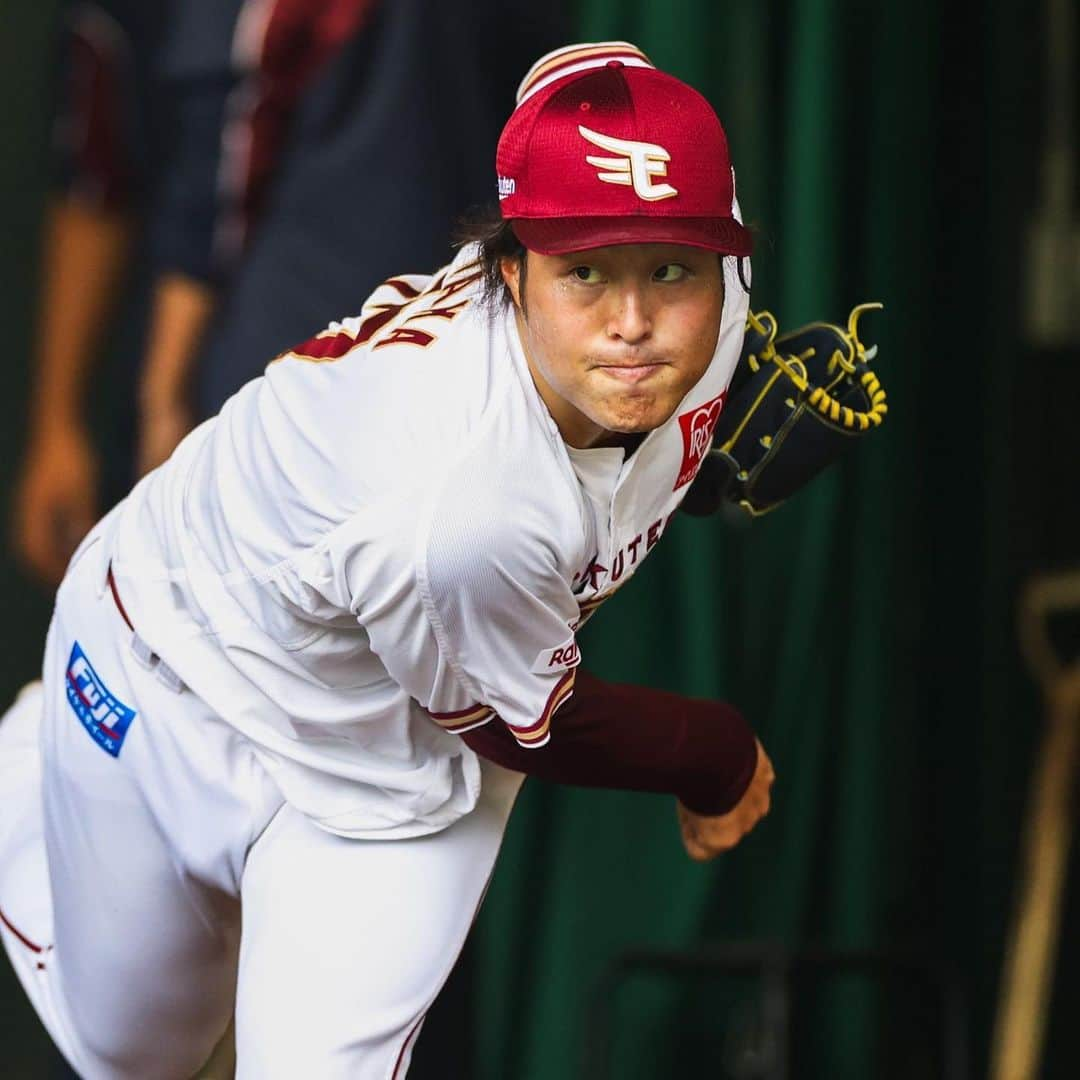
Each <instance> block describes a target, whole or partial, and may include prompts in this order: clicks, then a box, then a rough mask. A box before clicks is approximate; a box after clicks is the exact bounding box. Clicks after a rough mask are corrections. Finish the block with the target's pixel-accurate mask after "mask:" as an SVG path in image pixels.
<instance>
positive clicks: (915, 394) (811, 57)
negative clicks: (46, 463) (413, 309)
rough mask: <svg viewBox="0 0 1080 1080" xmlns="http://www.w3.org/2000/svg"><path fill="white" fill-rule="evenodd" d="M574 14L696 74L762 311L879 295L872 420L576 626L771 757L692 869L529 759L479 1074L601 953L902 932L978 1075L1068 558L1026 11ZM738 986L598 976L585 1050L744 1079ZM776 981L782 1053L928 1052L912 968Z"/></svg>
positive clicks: (1059, 378) (31, 79)
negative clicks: (1052, 591) (809, 481)
mask: <svg viewBox="0 0 1080 1080" xmlns="http://www.w3.org/2000/svg"><path fill="white" fill-rule="evenodd" d="M574 9H575V10H576V12H577V15H576V18H577V22H578V26H579V29H580V35H579V36H580V38H581V39H584V40H603V39H606V38H612V37H620V38H628V39H630V40H632V41H634V42H636V43H637V44H639V45H641V46H642V47H643V48H644V49H645V50H646V52H648V53H649V54H650V56H651V58H652V59H653V60H654V61H655V62H656V63H657V64H658V66H660V67H663V68H665V69H667V70H670V71H672V72H673V73H675V74H677V75H679V76H681V77H683V78H685V79H686V80H688V81H689V82H691V83H693V84H694V85H695V86H697V87H699V88H700V89H702V90H703V91H704V92H705V93H706V94H707V96H708V97H709V98H710V100H711V101H712V102H713V104H714V106H715V107H716V109H717V111H718V113H719V114H720V117H721V119H722V120H723V122H724V124H725V126H726V127H727V130H728V133H729V139H730V142H731V147H732V154H733V160H734V161H735V164H736V168H737V170H738V177H739V195H740V200H741V203H742V207H743V212H744V215H745V217H746V218H747V220H749V221H750V222H752V223H753V224H754V225H755V227H756V229H757V234H758V247H757V254H756V255H755V259H754V300H753V303H754V306H755V307H758V308H760V307H765V308H768V309H770V310H772V311H774V312H776V313H777V314H778V315H779V317H780V319H781V324H782V325H787V326H791V325H795V324H797V323H798V322H801V321H806V320H810V319H814V318H822V317H826V318H830V319H832V320H836V321H842V320H843V319H844V318H845V317H846V313H847V312H848V310H849V308H850V307H851V306H852V305H853V304H855V303H857V302H860V301H863V300H866V299H878V300H882V301H884V303H885V305H886V311H885V313H884V314H882V315H873V316H869V317H868V318H867V319H866V320H865V323H864V328H865V331H866V335H865V336H866V337H867V338H869V340H876V341H877V342H879V343H880V347H881V354H880V359H879V361H878V363H877V366H878V368H879V371H880V373H881V376H882V378H883V381H884V383H885V385H886V387H887V388H888V391H889V395H890V396H889V402H890V415H889V419H888V423H887V425H886V426H885V427H884V429H883V430H882V431H881V433H880V434H877V435H875V436H874V437H873V438H870V439H868V440H866V442H865V445H863V446H862V447H861V448H860V452H859V453H858V454H857V455H856V456H855V457H853V458H852V459H851V460H849V461H847V462H845V463H844V464H843V465H842V466H841V467H840V468H837V469H834V470H833V471H832V472H831V474H829V475H827V476H825V477H823V478H821V479H819V480H818V481H816V482H815V484H814V485H813V487H812V488H811V489H810V490H809V491H808V492H806V493H805V494H803V495H801V496H800V497H798V498H797V499H795V500H794V501H793V502H791V503H790V504H789V505H787V506H785V507H783V508H781V509H780V510H778V511H777V512H776V513H774V514H772V515H770V516H769V517H767V518H765V519H763V520H760V521H758V522H755V523H753V524H752V525H750V526H746V525H742V524H739V523H734V522H728V521H724V520H720V519H714V520H708V521H695V520H689V519H681V520H676V521H675V522H673V524H672V526H671V528H670V530H669V535H668V538H667V540H666V541H665V543H664V544H663V545H661V547H660V548H659V549H658V551H657V552H656V554H655V555H654V556H653V558H652V559H651V560H650V561H649V563H648V564H647V565H646V567H645V569H644V570H643V571H642V572H641V573H640V574H639V575H638V580H637V582H636V583H635V585H634V587H633V588H632V589H628V590H625V591H624V592H622V593H620V594H619V596H618V598H617V599H615V600H613V601H612V602H611V603H610V604H609V605H607V606H606V607H605V609H604V612H603V614H602V615H601V616H600V617H598V618H597V619H596V620H594V622H593V623H592V624H590V626H589V629H588V633H587V640H586V642H585V650H586V653H587V655H588V656H589V658H590V662H591V664H592V666H593V667H594V668H595V669H596V670H597V671H598V672H599V673H601V674H603V675H606V676H608V677H611V678H616V679H622V680H625V681H638V682H645V683H649V684H651V685H656V686H661V687H665V688H669V689H680V690H684V691H687V692H691V693H694V694H699V695H712V696H719V697H724V698H728V699H730V700H732V701H734V702H736V703H738V704H739V705H740V706H741V707H742V708H743V709H744V710H745V712H746V714H747V716H748V717H749V718H750V719H751V721H752V723H753V724H754V725H755V726H756V727H757V729H758V730H759V732H760V734H761V736H762V739H763V741H764V743H765V745H766V747H767V748H768V749H769V751H770V754H771V756H772V759H773V762H774V764H775V765H776V769H777V773H778V780H777V784H776V787H775V790H774V811H773V813H772V814H771V816H770V817H769V819H768V820H767V822H766V823H765V824H764V825H763V826H762V827H761V828H760V829H759V830H758V831H757V832H756V833H755V834H754V836H753V837H752V839H750V840H749V841H748V842H746V843H744V844H743V845H742V846H741V847H740V848H739V849H738V850H737V851H735V852H733V853H731V854H730V855H728V856H726V857H724V858H723V859H721V860H719V861H718V862H717V863H715V864H712V865H709V866H706V867H702V866H697V865H694V864H691V863H690V862H689V861H688V860H687V859H686V858H685V856H684V855H683V854H682V853H681V848H680V845H679V843H678V837H677V830H676V827H675V819H674V811H673V807H672V805H671V803H670V800H666V799H661V798H652V797H647V796H637V795H625V794H615V793H597V792H584V791H578V790H569V789H555V788H551V787H545V786H544V785H542V784H539V783H532V784H530V785H528V787H527V790H526V792H525V794H524V796H523V798H522V801H521V803H520V806H519V810H518V812H517V813H516V814H515V817H514V819H513V821H512V824H511V829H510V833H509V835H508V839H507V845H506V849H505V852H504V856H503V859H502V861H501V863H500V866H499V870H498V872H497V874H496V878H495V881H494V884H493V886H492V890H491V894H490V896H489V899H488V901H487V905H486V907H485V910H484V912H483V915H482V917H481V920H480V923H479V926H478V929H477V941H478V956H477V960H476V977H477V980H478V987H479V995H478V1008H477V1013H476V1017H475V1024H474V1026H475V1039H476V1044H477V1057H478V1061H479V1065H478V1075H479V1076H480V1077H482V1078H483V1080H504V1078H511V1080H555V1078H562V1077H570V1076H577V1075H581V1073H580V1067H581V1066H580V1056H581V1049H582V1045H583V1040H584V1038H585V1035H586V1030H585V1029H586V1026H587V1021H586V1016H587V1008H588V1003H589V1000H590V995H591V993H592V991H593V988H594V987H595V985H596V980H597V978H598V977H599V975H600V973H601V971H602V970H603V968H604V966H605V965H606V964H607V963H609V962H610V961H611V960H612V958H613V957H615V956H616V955H617V954H618V953H620V952H621V951H623V950H625V949H628V948H630V947H633V946H637V945H658V946H670V947H678V948H685V949H695V948H698V947H699V946H700V945H701V944H702V943H704V942H715V941H731V940H741V939H754V940H770V941H778V942H781V943H784V944H786V945H789V946H798V945H800V944H804V943H809V942H814V943H823V944H827V945H833V946H843V947H872V948H890V949H899V950H913V951H915V952H917V953H918V954H919V955H926V956H930V957H932V958H934V960H935V961H937V962H940V963H942V964H944V965H947V966H949V967H950V968H952V969H953V970H955V972H956V973H957V976H958V978H959V980H960V983H961V985H962V986H963V987H964V989H965V991H966V994H967V999H968V1006H969V1012H970V1016H969V1020H970V1023H969V1031H970V1038H971V1048H972V1073H971V1074H972V1075H982V1074H985V1071H986V1061H987V1054H988V1045H989V1038H990V1029H991V1024H992V1019H993V1011H994V1006H995V1001H996V998H995V995H996V993H997V980H998V976H999V971H1000V965H1001V959H1002V950H1003V942H1004V937H1005V934H1006V931H1007V925H1008V919H1009V916H1010V914H1011V910H1012V904H1013V901H1014V898H1015V888H1016V883H1017V880H1018V878H1017V844H1018V836H1019V831H1020V825H1021V817H1022V814H1023V811H1024V807H1025V798H1026V794H1027V786H1028V780H1029V771H1030V767H1031V760H1032V754H1033V750H1034V747H1035V745H1036V740H1037V737H1038V734H1039V730H1040V725H1041V723H1042V710H1041V704H1040V702H1039V699H1038V694H1037V692H1036V690H1035V687H1034V686H1033V684H1031V683H1030V681H1029V680H1028V678H1027V677H1026V675H1025V674H1024V671H1023V668H1022V665H1021V662H1020V659H1019V656H1018V652H1017V648H1016V644H1015V639H1016V635H1015V629H1014V622H1015V606H1016V596H1017V590H1018V588H1019V586H1020V584H1021V583H1022V582H1023V581H1024V580H1025V578H1026V577H1027V576H1028V575H1029V574H1030V573H1031V572H1033V571H1035V570H1038V569H1041V568H1043V567H1045V566H1050V565H1062V564H1064V563H1067V562H1068V561H1069V560H1076V559H1077V556H1078V555H1080V537H1078V535H1077V530H1076V525H1075V522H1074V520H1073V517H1074V515H1073V512H1072V508H1071V506H1070V502H1071V501H1072V499H1071V496H1072V495H1073V492H1074V491H1075V480H1074V479H1073V475H1072V474H1073V473H1074V472H1075V465H1076V463H1077V456H1078V455H1077V451H1076V444H1075V440H1074V439H1073V438H1072V437H1071V431H1070V424H1071V423H1074V421H1072V420H1071V419H1070V409H1071V403H1072V402H1074V401H1075V400H1076V399H1077V391H1078V390H1080V385H1078V383H1080V380H1078V377H1077V369H1078V366H1080V365H1077V363H1076V360H1077V348H1076V345H1075V344H1073V345H1072V346H1071V347H1070V346H1068V345H1060V346H1057V347H1046V346H1041V347H1040V346H1036V345H1033V344H1030V343H1028V338H1027V336H1026V335H1025V332H1024V314H1025V286H1026V282H1027V279H1028V275H1029V271H1028V269H1027V262H1026V246H1025V238H1026V234H1027V229H1028V227H1029V226H1030V224H1031V221H1032V219H1033V216H1034V213H1035V210H1036V208H1037V206H1038V203H1039V197H1040V149H1039V147H1040V138H1041V135H1042V129H1041V126H1040V125H1041V118H1042V117H1043V116H1044V115H1045V104H1046V103H1045V99H1044V91H1043V87H1042V82H1041V75H1040V72H1041V55H1042V53H1041V49H1042V38H1043V35H1044V34H1045V28H1044V27H1043V26H1042V25H1041V19H1039V18H1037V17H1035V16H1036V15H1037V14H1038V10H1039V9H1036V8H1034V7H1032V6H1031V5H1022V4H1019V3H1005V2H994V0H988V2H983V3H978V4H976V3H973V2H965V0H957V2H951V3H949V4H948V5H946V4H943V3H932V2H930V0H879V2H877V3H873V2H871V3H865V2H856V0H726V2H723V3H720V2H715V0H713V2H709V0H696V2H692V0H675V2H671V3H665V4H661V3H647V2H645V0H633V2H629V0H627V2H624V3H618V2H616V0H578V3H576V5H574ZM4 15H5V18H4V29H3V32H2V35H0V102H2V103H3V104H2V106H0V107H2V109H3V115H4V117H5V123H4V125H3V131H4V139H3V144H2V147H0V235H2V237H3V242H4V256H5V257H4V260H3V263H2V265H0V325H3V327H4V328H5V339H6V341H7V343H8V344H7V346H6V350H7V355H8V361H7V375H6V379H7V393H6V394H5V395H4V399H3V402H4V403H3V410H4V414H3V423H2V424H0V439H2V440H3V441H2V444H0V470H2V475H3V481H4V483H3V490H4V492H5V495H8V493H9V492H10V487H11V484H10V481H11V477H12V473H13V466H14V463H15V462H16V461H17V459H18V455H19V453H20V447H21V439H22V434H23V412H24V407H25V400H26V386H27V379H28V375H29V371H28V367H29V364H28V358H29V356H30V343H31V332H32V322H31V316H32V312H33V297H34V290H35V258H36V230H37V227H38V219H39V214H40V211H41V207H42V200H43V197H44V188H45V182H44V177H45V157H46V153H45V152H46V130H45V127H46V115H47V103H48V76H47V65H48V50H49V44H50V32H51V28H50V20H51V17H52V5H51V3H47V2H39V3H38V4H34V5H31V4H29V3H28V2H26V0H7V2H6V4H5V10H4ZM1075 205H1077V206H1080V199H1078V200H1077V201H1076V204H1075ZM392 269H400V268H394V267H388V270H392ZM420 269H424V268H420ZM1077 299H1078V301H1080V297H1078V298H1077ZM339 314H341V313H338V312H328V313H327V316H328V317H333V316H336V315H339ZM5 505H6V504H5ZM0 587H2V594H3V596H4V597H5V605H4V611H5V624H6V630H5V632H4V635H3V638H2V641H3V648H2V650H0V695H2V696H3V698H4V699H5V700H7V699H8V698H9V697H10V695H11V693H12V692H13V691H14V689H15V688H16V687H17V686H18V685H19V684H20V683H21V682H23V681H25V680H26V679H27V678H28V677H30V676H32V674H33V672H34V670H35V667H36V666H37V664H38V662H39V659H40V651H41V642H42V640H43V636H44V628H45V625H46V621H47V617H48V611H49V600H48V597H46V596H45V595H43V594H42V593H41V592H40V591H37V590H35V589H34V588H33V587H32V586H30V585H29V584H27V582H26V581H25V579H23V578H22V577H21V576H20V575H19V573H18V572H17V570H16V569H15V568H13V566H12V564H11V560H10V558H7V559H5V560H4V561H3V562H2V563H0ZM0 812H2V809H0ZM1075 864H1076V858H1075V854H1074V857H1073V865H1074V868H1075ZM1072 879H1073V880H1072V889H1071V898H1070V901H1069V903H1070V908H1069V911H1068V913H1067V919H1066V933H1065V940H1064V942H1063V945H1062V955H1061V957H1060V961H1059V965H1058V978H1057V984H1056V988H1055V998H1054V1001H1055V1010H1054V1014H1053V1017H1052V1019H1051V1025H1050V1032H1049V1042H1048V1057H1047V1066H1046V1070H1045V1073H1044V1074H1045V1075H1047V1076H1061V1077H1065V1076H1070V1077H1072V1076H1076V1075H1080V1041H1078V1036H1077V1032H1076V1030H1075V1025H1070V1024H1069V1023H1068V1017H1067V1015H1066V1009H1065V1002H1066V1001H1067V1000H1069V999H1075V996H1076V994H1077V992H1078V991H1080V983H1078V980H1077V978H1076V976H1075V975H1074V974H1073V969H1074V968H1075V966H1076V963H1075V962H1076V960H1078V959H1080V955H1078V953H1080V950H1078V948H1077V945H1076V938H1077V933H1076V929H1075V924H1076V915H1077V914H1078V908H1080V905H1078V903H1077V900H1076V893H1077V891H1078V890H1080V880H1077V875H1076V873H1075V869H1074V872H1073V874H1072ZM88 899H90V900H91V901H92V898H88ZM1069 915H1071V916H1072V918H1071V919H1070V918H1069V917H1068V916H1069ZM0 980H2V981H0V1001H2V1002H3V1008H0V1034H2V1042H0V1075H4V1076H11V1077H27V1078H30V1077H35V1076H38V1075H44V1074H43V1073H42V1072H40V1071H38V1070H39V1066H38V1065H37V1063H38V1062H39V1061H40V1060H41V1052H42V1044H43V1038H44V1037H43V1036H42V1035H41V1034H40V1033H39V1030H38V1028H37V1025H36V1021H35V1020H34V1019H33V1018H32V1016H31V1015H30V1013H29V1009H28V1007H27V1006H25V1004H24V1003H23V1001H22V1000H21V997H20V995H19V993H18V991H17V988H16V987H15V986H14V981H13V979H12V978H11V976H10V975H9V974H8V972H7V970H6V966H5V968H4V970H3V972H2V974H0ZM117 991H118V992H122V988H117ZM754 1000H755V995H754V992H753V986H752V984H751V983H749V982H723V981H718V980H699V981H697V982H694V983H689V982H683V983H675V982H671V981H668V982H664V981H653V982H637V983H635V984H634V985H632V986H629V987H627V989H626V992H625V993H620V995H619V998H618V1003H617V1007H616V1008H615V1017H614V1018H615V1029H616V1044H617V1053H616V1060H615V1067H614V1069H613V1071H612V1072H611V1075H612V1076H618V1077H620V1078H624V1077H625V1078H641V1080H644V1078H647V1077H648V1078H654V1077H669V1076H676V1075H708V1076H725V1075H738V1073H737V1067H738V1060H739V1054H738V1050H737V1045H738V1039H739V1032H740V1030H741V1029H744V1028H752V1026H753V1022H754V1018H753V1013H752V1003H753V1001H754ZM798 1009H799V1012H798V1016H797V1022H796V1025H795V1035H796V1046H795V1055H794V1061H793V1066H794V1067H793V1075H796V1076H807V1077H879V1076H880V1077H924V1076H925V1077H930V1076H936V1075H939V1072H938V1069H939V1067H940V1066H939V1065H938V1064H935V1060H936V1059H935V1052H936V1051H935V1045H934V1040H935V1039H937V1038H938V1018H937V1016H936V1014H935V1009H934V1002H933V1001H932V1000H930V999H929V998H928V996H927V995H926V994H925V993H924V992H918V991H896V992H893V991H888V992H886V991H884V990H880V989H878V990H874V989H872V988H871V987H870V985H869V983H868V982H867V981H865V980H855V979H845V980H837V981H833V982H827V983H826V982H821V983H814V984H811V985H809V986H807V987H806V988H805V992H803V993H802V994H801V996H800V997H799V999H798ZM744 1064H745V1062H744ZM733 1070H735V1071H733ZM747 1075H750V1074H747Z"/></svg>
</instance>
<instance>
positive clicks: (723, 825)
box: [676, 741, 776, 862]
mask: <svg viewBox="0 0 1080 1080" xmlns="http://www.w3.org/2000/svg"><path fill="white" fill-rule="evenodd" d="M757 753H758V756H757V765H756V767H755V768H754V775H753V777H751V779H750V786H749V787H748V788H747V789H746V791H745V792H744V793H743V797H742V798H741V799H740V800H739V801H738V803H736V805H735V806H734V807H733V808H732V809H731V810H729V811H728V812H727V813H726V814H718V815H716V816H712V817H710V816H708V815H705V814H695V813H694V811H693V810H689V809H687V808H686V807H685V806H683V804H682V803H681V802H678V803H676V806H677V808H678V813H679V827H680V828H681V829H682V838H683V844H684V846H685V847H686V853H687V854H688V855H689V856H690V858H691V859H694V860H695V861H696V862H707V861H708V860H709V859H714V858H716V856H717V855H719V854H720V853H721V852H723V851H728V850H730V849H731V848H733V847H734V846H735V845H736V844H737V843H738V842H739V841H740V840H741V839H742V838H743V837H744V836H745V835H746V834H747V833H748V832H749V831H750V830H751V829H752V828H753V827H754V826H755V825H756V824H757V823H758V822H759V821H760V820H761V819H762V818H763V817H764V816H765V815H766V814H767V813H768V812H769V788H771V787H772V784H773V780H775V779H776V774H775V773H774V772H773V767H772V762H771V761H770V760H769V755H768V754H766V753H765V748H764V747H763V746H762V745H761V742H760V741H758V743H757Z"/></svg>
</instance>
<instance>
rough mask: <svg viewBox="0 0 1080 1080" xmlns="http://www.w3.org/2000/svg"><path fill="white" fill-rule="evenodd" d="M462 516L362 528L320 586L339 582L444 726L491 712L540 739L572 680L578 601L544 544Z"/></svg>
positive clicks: (378, 648)
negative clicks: (425, 524)
mask: <svg viewBox="0 0 1080 1080" xmlns="http://www.w3.org/2000/svg"><path fill="white" fill-rule="evenodd" d="M409 498H410V493H409V492H408V491H403V492H402V493H401V495H400V498H399V500H395V501H400V502H407V501H408V500H409ZM462 509H463V511H464V508H462ZM470 509H475V506H472V507H470ZM370 516H371V517H377V516H379V515H377V514H376V513H372V514H371V515H370ZM464 516H465V514H464V512H463V513H460V514H452V515H450V519H449V520H448V519H447V516H446V515H438V514H437V515H436V516H435V518H434V520H433V521H431V522H430V524H429V527H428V528H424V527H422V526H421V528H420V529H419V531H417V530H416V528H415V527H404V528H403V527H400V526H391V527H387V528H384V527H382V526H371V527H366V528H363V529H362V530H361V532H362V533H363V534H364V535H363V539H353V540H349V541H348V542H347V543H346V544H345V545H344V550H342V549H340V548H339V549H338V550H337V551H336V552H335V553H334V554H333V556H332V558H331V563H332V564H333V565H332V567H330V568H328V574H327V578H329V577H333V578H336V579H337V581H338V582H339V585H338V586H337V587H336V588H329V587H328V586H329V582H328V581H324V582H322V583H320V584H319V589H320V592H322V593H324V594H325V595H327V596H332V595H333V594H334V593H335V592H337V590H338V589H339V590H340V591H339V592H337V595H339V596H340V597H341V602H343V603H345V604H347V605H348V606H349V607H350V608H351V610H352V612H353V614H354V616H355V617H356V618H357V620H358V621H359V623H360V625H361V626H362V627H363V628H364V630H365V632H366V633H367V636H368V639H369V641H370V644H371V648H372V650H373V651H374V652H375V654H376V655H377V656H378V657H379V659H380V661H381V662H382V664H383V666H384V667H385V669H386V671H387V673H388V674H389V676H390V677H391V679H393V681H394V682H395V683H397V685H398V686H400V687H401V688H402V689H403V690H404V691H405V692H406V693H407V694H408V695H409V696H410V697H412V698H413V699H414V700H416V701H417V702H419V704H420V705H421V706H422V707H423V708H424V709H426V710H427V712H428V713H429V715H430V716H431V718H432V719H433V720H434V721H435V722H436V723H437V724H438V725H439V726H440V727H442V728H443V729H444V730H446V731H450V732H453V733H456V734H461V733H463V732H465V731H468V730H470V729H472V728H475V727H478V726H480V725H483V724H485V723H487V722H489V721H491V720H492V719H493V718H495V717H496V716H498V717H499V718H501V720H502V721H503V722H505V724H506V726H507V728H508V729H509V731H510V732H511V733H512V734H513V735H514V737H515V739H516V740H517V742H518V743H519V744H520V745H521V746H523V747H539V746H543V745H544V744H545V743H546V742H547V741H548V738H549V730H550V724H551V718H552V716H553V715H554V714H555V712H556V710H558V709H559V707H560V706H561V705H563V704H564V703H565V702H566V701H568V700H569V699H570V697H571V695H572V694H573V690H574V677H575V674H576V672H577V666H578V664H579V662H580V654H579V651H578V647H577V644H576V641H575V638H574V630H573V624H574V623H575V622H576V619H577V615H578V608H577V603H576V601H575V598H574V596H573V594H572V592H571V590H570V588H569V586H568V585H566V583H565V582H564V580H563V578H562V576H561V575H560V574H559V573H558V571H557V566H556V560H555V557H554V554H553V552H552V551H551V549H549V548H546V547H545V546H544V545H543V544H542V543H538V542H535V541H534V542H532V543H530V542H528V540H527V538H526V536H525V535H524V534H523V532H522V531H521V529H520V528H514V529H511V528H510V527H509V524H505V525H504V524H502V523H500V522H499V521H494V522H493V521H486V522H485V520H484V518H483V517H479V518H477V519H475V521H474V523H473V524H472V525H471V526H470V527H464V526H465V524H466V523H465V522H464V521H463V517H464ZM313 583H314V582H313Z"/></svg>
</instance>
